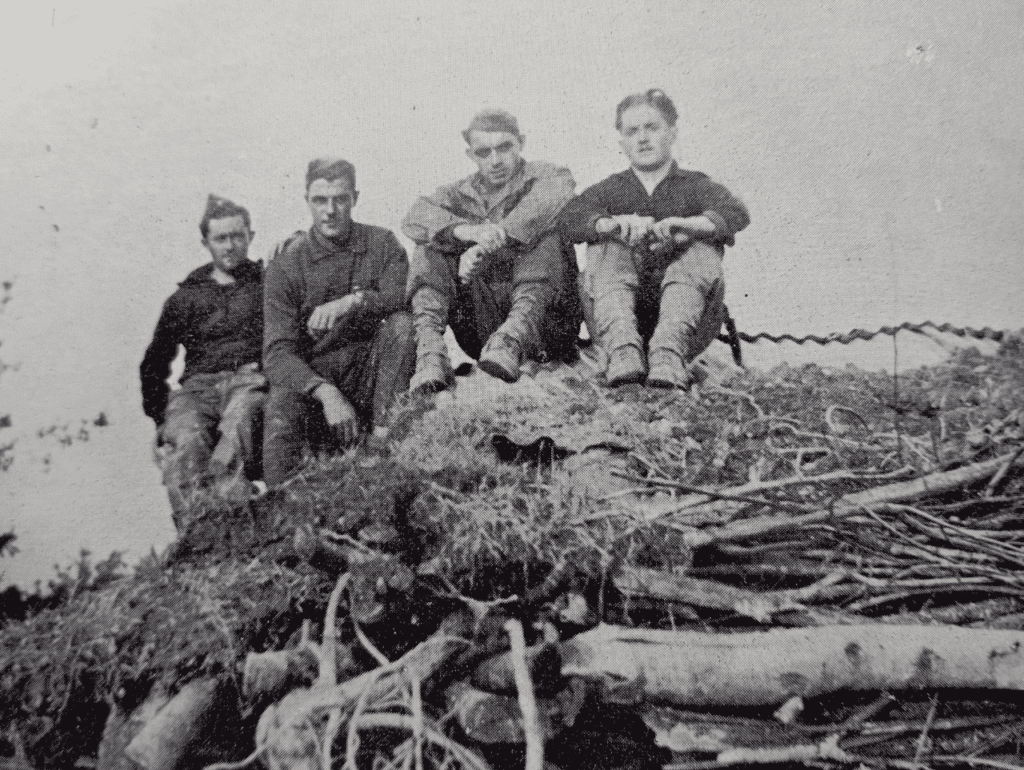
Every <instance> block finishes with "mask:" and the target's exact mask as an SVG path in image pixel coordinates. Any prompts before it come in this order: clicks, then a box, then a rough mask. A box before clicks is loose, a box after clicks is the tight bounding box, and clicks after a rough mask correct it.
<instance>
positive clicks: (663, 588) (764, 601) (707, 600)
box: [612, 566, 859, 622]
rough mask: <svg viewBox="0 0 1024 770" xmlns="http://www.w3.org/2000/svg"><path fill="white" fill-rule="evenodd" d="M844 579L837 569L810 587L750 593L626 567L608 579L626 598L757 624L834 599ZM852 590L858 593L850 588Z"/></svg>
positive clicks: (844, 591)
mask: <svg viewBox="0 0 1024 770" xmlns="http://www.w3.org/2000/svg"><path fill="white" fill-rule="evenodd" d="M843 577H844V572H843V570H838V571H837V572H834V573H833V574H831V575H828V576H826V577H825V578H824V579H822V580H820V581H818V582H817V583H815V584H814V585H810V586H807V587H806V588H796V589H792V590H789V591H751V590H750V589H747V588H737V587H736V586H730V585H726V584H725V583H719V582H717V581H714V580H701V579H699V578H691V577H687V576H686V575H677V574H675V573H672V572H665V571H664V570H654V569H647V568H645V567H632V566H626V567H623V568H621V569H620V570H618V571H617V572H616V573H615V574H614V575H613V576H612V582H613V583H614V584H615V588H616V589H618V590H619V591H620V592H621V593H623V594H626V595H627V596H645V597H647V598H648V599H659V600H662V601H669V602H682V603H684V604H692V605H694V606H697V607H705V608H707V609H714V610H731V611H733V612H736V613H738V614H740V615H743V616H744V617H748V618H753V619H754V620H757V621H759V622H764V621H767V620H769V619H770V618H771V617H772V616H773V615H774V614H775V613H777V612H784V611H787V610H802V609H806V608H805V607H804V605H803V602H807V601H811V600H813V599H816V598H820V597H826V596H827V597H829V598H836V596H835V594H836V593H837V592H836V591H834V590H831V591H830V589H835V588H837V587H836V586H835V585H834V583H836V582H838V580H840V579H842V578H843ZM853 588H854V590H859V589H857V588H856V587H853ZM838 593H839V595H840V596H844V597H845V596H848V595H849V594H850V587H839V588H838Z"/></svg>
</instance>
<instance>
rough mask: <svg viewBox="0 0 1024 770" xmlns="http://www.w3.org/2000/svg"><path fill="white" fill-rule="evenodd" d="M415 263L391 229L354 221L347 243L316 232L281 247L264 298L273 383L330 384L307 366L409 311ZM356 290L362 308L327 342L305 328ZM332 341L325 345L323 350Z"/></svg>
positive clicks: (266, 354)
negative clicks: (330, 304)
mask: <svg viewBox="0 0 1024 770" xmlns="http://www.w3.org/2000/svg"><path fill="white" fill-rule="evenodd" d="M408 272H409V260H408V257H407V255H406V253H405V249H404V248H402V245H401V244H400V243H399V242H398V238H396V237H395V234H394V233H392V232H391V231H390V230H386V229H384V228H383V227H375V226H373V225H364V224H361V223H358V222H353V223H352V227H351V229H350V231H349V236H348V238H347V240H346V241H345V242H344V243H343V244H335V243H331V242H329V241H327V240H325V239H324V238H322V237H321V236H320V235H319V234H318V233H317V232H316V231H315V229H314V230H310V231H308V232H298V233H295V234H294V235H293V236H292V237H290V238H289V239H287V240H286V241H285V242H284V243H282V244H280V245H279V246H278V247H277V249H276V250H275V252H274V257H273V258H272V259H271V261H270V264H269V265H268V266H267V275H266V279H265V280H264V292H263V316H264V331H263V367H264V371H265V373H266V376H267V379H268V380H269V381H270V384H271V385H276V386H279V387H286V388H291V389H292V390H297V391H301V392H304V393H310V392H312V391H313V390H314V389H315V388H316V387H317V386H318V385H320V384H322V383H324V382H326V380H325V379H324V378H323V377H321V376H320V375H319V374H317V373H316V372H315V371H313V369H312V368H311V367H310V365H309V361H310V360H311V359H312V357H313V356H314V355H321V354H325V353H329V352H330V351H331V350H334V349H337V348H340V347H342V346H344V345H347V344H350V343H352V342H363V341H366V340H369V339H372V337H373V335H374V333H375V331H376V328H377V325H378V324H379V323H380V321H381V320H383V319H384V318H385V317H387V316H388V315H390V314H391V313H394V312H395V311H397V310H401V309H402V308H403V307H405V280H406V277H407V275H408ZM357 289H359V290H361V291H362V295H363V303H362V305H361V306H360V307H359V308H357V309H356V310H355V311H353V312H352V313H351V314H350V315H349V316H347V317H345V318H343V319H341V320H340V321H339V322H338V324H337V325H336V326H335V328H334V329H332V330H330V331H329V332H328V333H327V335H326V337H319V338H317V337H314V336H313V335H311V334H310V332H309V330H308V329H307V328H306V322H307V321H308V320H309V317H310V316H311V315H312V314H313V311H314V310H315V309H316V308H317V307H319V306H320V305H323V304H325V303H327V302H331V301H332V300H335V299H340V298H341V297H344V296H346V295H348V294H352V293H354V292H355V291H356V290H357ZM325 343H326V344H325Z"/></svg>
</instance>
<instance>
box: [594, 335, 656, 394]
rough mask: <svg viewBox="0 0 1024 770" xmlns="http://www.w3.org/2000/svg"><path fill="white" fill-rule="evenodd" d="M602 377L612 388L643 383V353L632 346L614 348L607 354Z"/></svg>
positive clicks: (645, 367)
mask: <svg viewBox="0 0 1024 770" xmlns="http://www.w3.org/2000/svg"><path fill="white" fill-rule="evenodd" d="M604 376H605V379H606V380H607V381H608V386H609V387H612V388H617V387H619V386H620V385H628V384H630V383H632V382H643V381H644V377H645V376H647V366H646V364H645V363H644V354H643V351H642V350H640V349H639V348H636V347H634V346H632V345H623V346H622V347H620V348H615V349H614V350H612V351H611V352H610V353H609V354H608V369H607V371H606V372H605V375H604Z"/></svg>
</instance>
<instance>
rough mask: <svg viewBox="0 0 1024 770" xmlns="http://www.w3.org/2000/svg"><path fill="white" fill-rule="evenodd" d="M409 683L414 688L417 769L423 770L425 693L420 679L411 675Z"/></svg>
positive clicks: (413, 735) (413, 715)
mask: <svg viewBox="0 0 1024 770" xmlns="http://www.w3.org/2000/svg"><path fill="white" fill-rule="evenodd" d="M409 684H410V687H411V689H412V746H413V754H414V756H415V757H416V770H423V725H424V721H423V694H422V692H421V690H420V680H419V679H417V678H416V677H411V678H410V681H409Z"/></svg>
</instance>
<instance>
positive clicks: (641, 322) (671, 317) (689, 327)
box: [581, 241, 725, 361]
mask: <svg viewBox="0 0 1024 770" xmlns="http://www.w3.org/2000/svg"><path fill="white" fill-rule="evenodd" d="M723 255H724V248H723V247H721V246H716V245H713V244H709V243H705V242H703V241H695V242H693V243H691V244H690V245H689V246H688V247H687V248H686V249H685V251H683V252H682V253H678V252H677V253H674V254H673V253H669V254H667V255H652V254H648V253H645V252H644V251H643V250H642V249H631V248H629V247H628V246H626V245H624V244H622V243H619V242H618V241H607V242H602V243H598V244H594V245H591V246H588V247H587V265H586V269H585V271H584V280H583V282H582V284H583V291H582V292H581V293H582V294H583V295H584V298H585V300H589V301H591V302H592V303H593V324H594V327H595V328H594V329H591V330H590V331H591V334H592V336H594V337H595V338H596V339H597V340H598V341H599V342H600V343H601V346H602V347H603V348H604V349H605V350H606V351H608V352H611V351H612V350H615V349H617V348H620V347H624V346H627V345H628V346H634V347H637V348H639V349H640V350H644V349H645V348H647V349H648V350H650V351H654V350H657V349H662V350H668V351H672V352H674V353H676V354H678V355H680V356H681V357H682V359H683V360H684V361H692V360H693V359H694V358H696V357H697V356H698V355H700V354H701V353H703V352H704V351H705V350H707V348H708V346H709V345H711V343H712V342H714V341H715V339H716V338H717V337H718V334H719V331H720V330H721V328H722V323H723V321H724V320H725V276H724V273H723V271H722V257H723ZM588 315H589V314H588Z"/></svg>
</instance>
